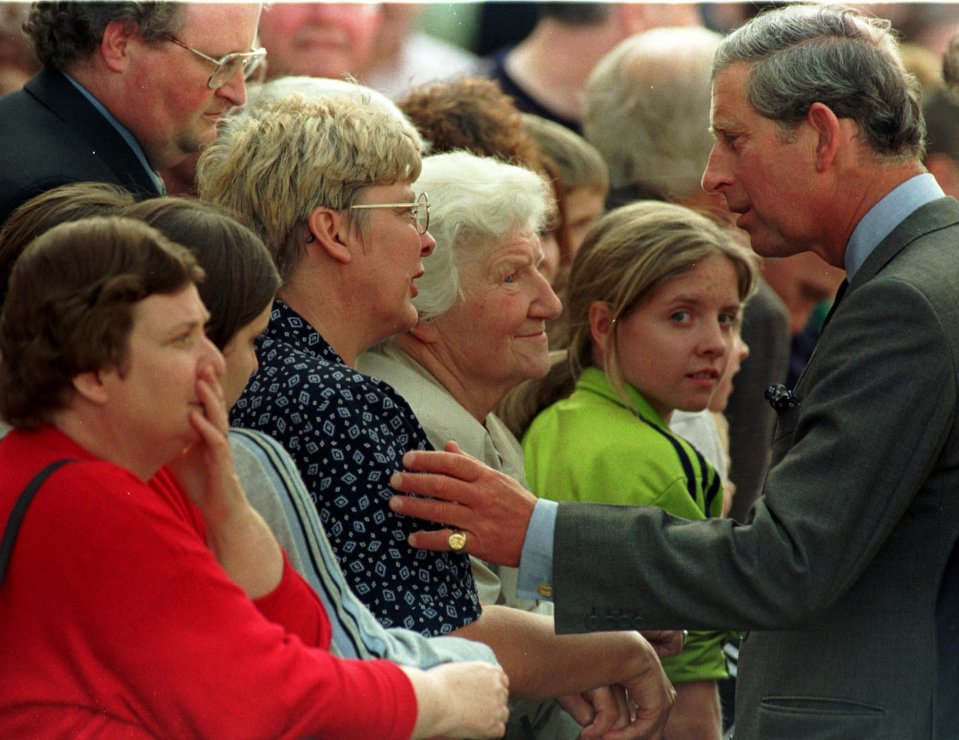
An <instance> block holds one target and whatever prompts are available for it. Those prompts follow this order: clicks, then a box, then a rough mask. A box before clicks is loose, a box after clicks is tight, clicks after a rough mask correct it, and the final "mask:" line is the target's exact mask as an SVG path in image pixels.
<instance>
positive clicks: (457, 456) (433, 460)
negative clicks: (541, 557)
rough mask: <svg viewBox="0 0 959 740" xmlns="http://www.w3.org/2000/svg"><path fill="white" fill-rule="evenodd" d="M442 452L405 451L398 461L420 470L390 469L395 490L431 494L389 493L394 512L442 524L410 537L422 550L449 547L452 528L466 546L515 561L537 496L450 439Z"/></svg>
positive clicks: (506, 562) (502, 562)
mask: <svg viewBox="0 0 959 740" xmlns="http://www.w3.org/2000/svg"><path fill="white" fill-rule="evenodd" d="M445 449H446V452H418V451H414V452H407V453H406V455H404V457H403V464H404V465H406V467H407V468H409V469H410V470H415V471H420V472H415V473H413V472H402V473H395V474H394V475H393V476H392V477H391V478H390V485H391V486H393V488H395V489H396V490H397V491H401V492H404V493H415V494H417V495H418V496H427V497H430V498H414V497H410V496H393V497H392V498H391V499H390V508H391V509H392V510H393V511H395V512H397V513H398V514H406V515H408V516H413V517H418V518H420V519H427V520H429V521H432V522H437V523H440V524H444V525H446V528H445V529H440V530H437V531H432V532H425V531H420V532H414V533H413V534H412V535H410V538H409V542H410V545H412V546H413V547H417V548H420V549H423V550H439V551H448V550H450V546H449V542H448V538H449V536H450V534H451V533H452V532H453V531H454V530H458V531H460V532H463V533H465V534H466V546H465V548H464V549H465V551H466V552H468V553H469V554H470V555H475V556H476V557H478V558H481V559H482V560H487V561H489V562H492V563H498V564H499V565H509V566H513V567H516V566H518V565H519V559H520V554H521V553H522V551H523V542H524V541H525V539H526V528H527V526H528V524H529V519H530V517H531V516H532V514H533V507H534V506H535V505H536V497H535V496H534V495H533V494H532V493H530V492H529V491H528V490H526V489H525V488H524V487H523V486H522V485H520V484H519V483H517V482H516V481H515V480H513V479H512V478H510V477H509V476H508V475H505V474H503V473H500V472H498V471H496V470H493V469H492V468H491V467H489V466H488V465H485V464H484V463H482V462H480V461H479V460H477V459H476V458H475V457H471V456H470V455H467V454H466V453H465V452H462V451H461V450H460V448H459V446H457V444H456V443H455V442H450V443H449V444H447V445H446V447H445Z"/></svg>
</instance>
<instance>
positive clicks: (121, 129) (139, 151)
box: [62, 72, 166, 193]
mask: <svg viewBox="0 0 959 740" xmlns="http://www.w3.org/2000/svg"><path fill="white" fill-rule="evenodd" d="M62 74H63V76H64V77H66V78H67V80H69V82H70V84H71V85H73V86H74V87H75V88H76V89H77V90H78V91H79V92H80V94H81V95H83V97H85V98H86V99H87V100H88V101H89V103H90V105H92V106H93V107H94V108H96V109H97V111H99V113H100V115H101V116H103V117H104V118H105V119H107V121H109V122H110V125H111V126H113V128H115V129H116V131H117V133H118V134H120V137H121V138H122V139H123V140H124V141H125V142H126V143H127V146H129V147H130V149H132V150H133V153H134V154H136V156H137V159H138V160H140V164H142V165H143V169H144V170H146V172H147V174H148V175H150V178H151V179H152V180H153V182H154V184H155V185H156V186H157V190H158V191H159V192H161V193H165V192H166V186H165V185H164V184H163V179H162V178H161V177H160V175H159V174H157V172H156V170H154V169H153V167H151V166H150V162H149V160H148V159H147V156H146V154H145V153H144V151H143V147H141V146H140V142H138V141H137V140H136V137H135V136H134V135H133V134H131V133H130V132H129V131H128V130H127V128H126V127H125V126H124V125H123V124H122V123H120V122H119V121H118V120H117V119H116V118H114V117H113V114H112V113H110V111H108V110H107V109H106V107H105V106H104V105H103V103H101V102H100V101H99V100H97V99H96V98H95V97H93V95H92V94H91V93H90V91H89V90H87V89H86V88H85V87H84V86H83V85H81V84H80V83H79V82H77V81H76V80H75V79H73V78H72V77H71V76H70V75H68V74H67V73H66V72H62Z"/></svg>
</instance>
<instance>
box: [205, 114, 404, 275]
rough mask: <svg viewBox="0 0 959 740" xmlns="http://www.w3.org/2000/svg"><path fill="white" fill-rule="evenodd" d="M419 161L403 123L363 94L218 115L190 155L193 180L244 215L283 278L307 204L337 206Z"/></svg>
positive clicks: (291, 266)
mask: <svg viewBox="0 0 959 740" xmlns="http://www.w3.org/2000/svg"><path fill="white" fill-rule="evenodd" d="M420 163H421V161H420V138H419V135H418V134H417V132H416V130H415V129H414V128H413V126H412V125H411V124H409V123H408V122H406V121H405V120H403V119H400V118H397V117H396V115H395V114H394V113H393V112H391V111H389V110H388V109H387V108H385V107H384V106H383V105H381V104H379V103H376V102H373V101H372V99H371V98H365V99H364V98H351V97H345V96H334V97H328V98H323V99H316V100H309V99H307V98H305V97H303V96H302V95H291V96H289V97H286V98H282V99H279V100H272V101H268V102H266V103H264V104H263V105H262V106H258V107H256V108H254V109H252V110H250V111H247V112H244V113H242V114H240V115H238V116H236V117H235V118H232V119H230V120H228V121H227V123H226V125H225V126H224V129H223V131H222V132H221V134H220V136H219V137H218V138H217V141H216V143H214V144H213V145H211V146H210V147H209V148H208V149H207V150H206V151H205V152H204V153H203V155H202V156H201V157H200V161H199V162H198V164H197V187H198V192H199V194H200V197H201V198H203V199H204V200H207V201H210V202H213V203H217V204H219V205H223V206H226V207H227V208H229V209H231V210H233V211H234V212H236V213H237V214H238V215H239V216H240V217H241V218H243V219H244V220H245V221H246V222H247V224H248V225H249V226H250V227H251V228H252V229H253V230H254V231H255V232H256V233H257V234H258V235H259V236H260V238H261V239H262V240H263V242H264V243H265V244H266V246H267V248H268V249H269V250H270V253H271V254H272V255H273V260H274V261H275V262H276V266H277V269H278V270H279V271H280V275H281V277H282V278H283V279H284V280H286V279H287V278H289V276H290V275H291V274H292V273H293V271H294V270H295V268H296V266H297V264H298V263H299V260H300V257H301V255H302V249H303V243H304V238H303V225H304V224H305V222H306V221H307V219H309V217H310V214H311V213H312V212H313V210H314V209H315V208H317V207H318V206H325V207H327V208H332V209H334V210H343V211H346V210H347V209H349V207H350V206H351V205H353V204H354V203H355V202H356V200H357V197H358V196H359V194H360V193H361V191H363V190H364V189H365V188H368V187H373V186H376V185H390V184H392V183H395V182H411V181H413V180H414V179H416V177H417V176H418V175H419V172H420ZM356 222H357V223H358V225H359V226H360V227H361V228H362V226H363V223H364V221H362V220H360V218H357V220H356Z"/></svg>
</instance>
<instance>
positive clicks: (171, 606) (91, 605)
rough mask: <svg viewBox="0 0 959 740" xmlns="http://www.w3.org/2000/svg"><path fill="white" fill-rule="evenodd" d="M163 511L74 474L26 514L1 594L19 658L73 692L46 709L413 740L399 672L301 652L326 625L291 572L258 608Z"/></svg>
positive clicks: (126, 478) (133, 493)
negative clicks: (12, 617) (83, 707)
mask: <svg viewBox="0 0 959 740" xmlns="http://www.w3.org/2000/svg"><path fill="white" fill-rule="evenodd" d="M169 495H171V494H170V491H169V490H168V491H166V492H165V493H162V492H160V491H157V490H154V489H153V488H150V487H147V486H145V485H143V484H142V483H141V482H140V481H138V480H137V479H135V478H134V477H133V476H131V475H129V474H127V473H126V472H125V471H122V470H120V469H118V468H116V467H114V466H112V465H107V464H102V463H77V464H73V465H70V466H67V467H66V468H63V469H62V470H61V471H60V472H58V474H57V477H56V478H55V479H51V482H50V483H49V484H47V486H46V487H45V489H44V491H43V495H42V496H38V497H37V498H36V499H35V501H34V503H33V505H32V507H31V511H30V517H29V522H25V526H24V527H23V529H22V530H21V536H20V538H19V540H18V543H17V548H18V553H17V555H18V564H19V566H20V567H18V568H11V571H10V573H9V574H8V581H7V583H5V588H6V587H7V586H10V588H11V589H12V590H13V593H12V595H14V598H15V601H14V603H16V604H17V605H18V609H19V612H13V613H14V614H17V613H19V614H20V617H18V618H17V625H16V630H17V632H18V633H20V634H22V635H23V636H24V637H25V638H26V642H25V643H24V644H23V649H24V651H25V654H37V652H36V651H39V652H42V653H43V656H42V658H41V662H44V661H45V662H47V663H49V665H47V666H45V669H44V670H45V671H46V676H45V677H44V678H43V679H42V680H43V681H46V682H47V683H46V687H47V688H46V689H41V690H45V691H46V692H47V693H49V692H51V691H60V688H57V689H52V688H50V686H51V682H55V683H53V685H54V686H58V687H59V686H65V687H66V688H64V689H63V691H64V692H65V693H66V694H69V692H70V691H72V690H75V691H77V692H78V696H77V697H70V696H63V697H57V698H59V699H61V700H63V701H68V702H69V701H71V700H73V701H76V702H78V703H80V704H84V703H90V702H93V703H94V704H95V705H96V706H97V707H98V709H100V710H101V711H104V712H109V713H111V714H114V715H117V716H118V717H119V718H120V719H123V720H128V721H130V722H133V723H136V724H142V725H144V726H145V727H146V729H147V730H148V731H149V732H151V733H152V734H154V735H158V736H167V737H169V736H205V737H248V736H251V735H255V736H260V737H285V736H307V735H315V736H322V737H324V738H340V737H342V738H357V737H371V738H373V737H375V738H394V737H395V738H406V737H409V735H410V734H411V732H412V729H413V726H414V723H415V719H416V703H415V696H414V694H413V691H412V686H411V685H410V683H409V681H408V680H407V678H406V676H405V675H404V674H403V673H402V671H400V669H399V668H398V667H396V666H395V665H393V664H391V663H388V662H386V661H351V660H342V659H339V658H336V657H334V656H332V655H331V654H330V653H329V652H328V651H326V650H325V649H320V648H317V647H309V646H307V645H305V644H304V639H305V641H306V642H308V643H312V644H314V645H315V644H322V645H326V644H328V642H329V623H328V620H327V619H326V618H325V616H323V615H322V607H318V606H317V605H318V604H319V602H318V601H317V599H316V597H315V595H312V594H311V593H308V592H309V588H308V587H307V586H306V585H305V584H304V583H303V582H302V579H300V578H299V577H298V576H296V574H295V573H293V572H292V571H291V570H290V569H289V567H288V566H287V567H286V568H285V572H284V577H283V581H282V582H281V584H280V585H279V586H278V587H277V589H276V590H275V591H274V592H273V593H271V594H269V595H268V596H267V597H265V598H264V599H261V600H259V602H258V603H256V604H254V602H252V601H251V600H250V599H249V598H247V596H246V595H245V594H244V593H243V591H242V590H241V589H240V588H238V587H237V586H236V585H235V584H233V583H232V582H231V581H230V580H229V579H228V578H227V577H226V575H225V574H224V572H223V570H222V569H221V568H220V566H219V564H218V563H217V562H216V560H215V559H214V557H213V555H212V553H211V552H210V550H209V549H208V548H207V547H206V545H205V543H204V541H203V539H202V538H201V537H200V535H199V534H198V531H197V525H196V522H194V521H190V518H189V517H188V516H185V515H184V512H183V511H182V510H178V505H177V504H176V503H175V502H172V503H171V501H169V500H167V497H168V496H169ZM184 503H189V502H184ZM53 605H56V608H51V607H52V606H53ZM317 608H318V609H319V613H320V616H321V617H322V618H321V619H320V620H319V621H318V620H317V614H316V611H317ZM297 609H300V610H301V612H302V614H301V616H297ZM270 619H276V620H277V621H270ZM301 638H304V639H301ZM31 639H32V640H35V642H36V644H35V645H33V646H32V648H33V649H34V652H33V653H31V652H29V651H30V650H31V645H30V644H29V641H30V640H31ZM52 643H56V647H51V644H52ZM56 651H60V653H62V656H67V657H62V656H61V657H60V658H59V661H60V662H61V663H63V665H60V663H58V658H57V656H56V655H54V653H55V652H56ZM67 664H69V665H67ZM37 672H38V673H40V672H41V670H40V668H39V667H38V669H37ZM25 678H28V679H29V676H26V675H25ZM74 686H76V687H78V688H76V689H72V688H70V687H74ZM91 694H92V697H91V696H90V695H91ZM114 705H115V706H114ZM127 715H129V718H128V717H127Z"/></svg>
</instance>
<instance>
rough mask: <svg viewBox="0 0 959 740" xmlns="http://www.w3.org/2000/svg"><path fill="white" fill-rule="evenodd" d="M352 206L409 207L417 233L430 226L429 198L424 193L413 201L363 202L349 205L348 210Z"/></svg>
mask: <svg viewBox="0 0 959 740" xmlns="http://www.w3.org/2000/svg"><path fill="white" fill-rule="evenodd" d="M354 208H360V209H362V208H409V209H410V212H411V213H412V214H413V223H414V224H415V225H416V230H417V231H418V232H419V233H421V234H425V233H426V230H427V229H428V228H429V227H430V199H429V198H428V197H427V196H426V193H420V195H419V197H418V198H417V199H416V202H415V203H363V204H361V205H358V206H350V210H353V209H354Z"/></svg>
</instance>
